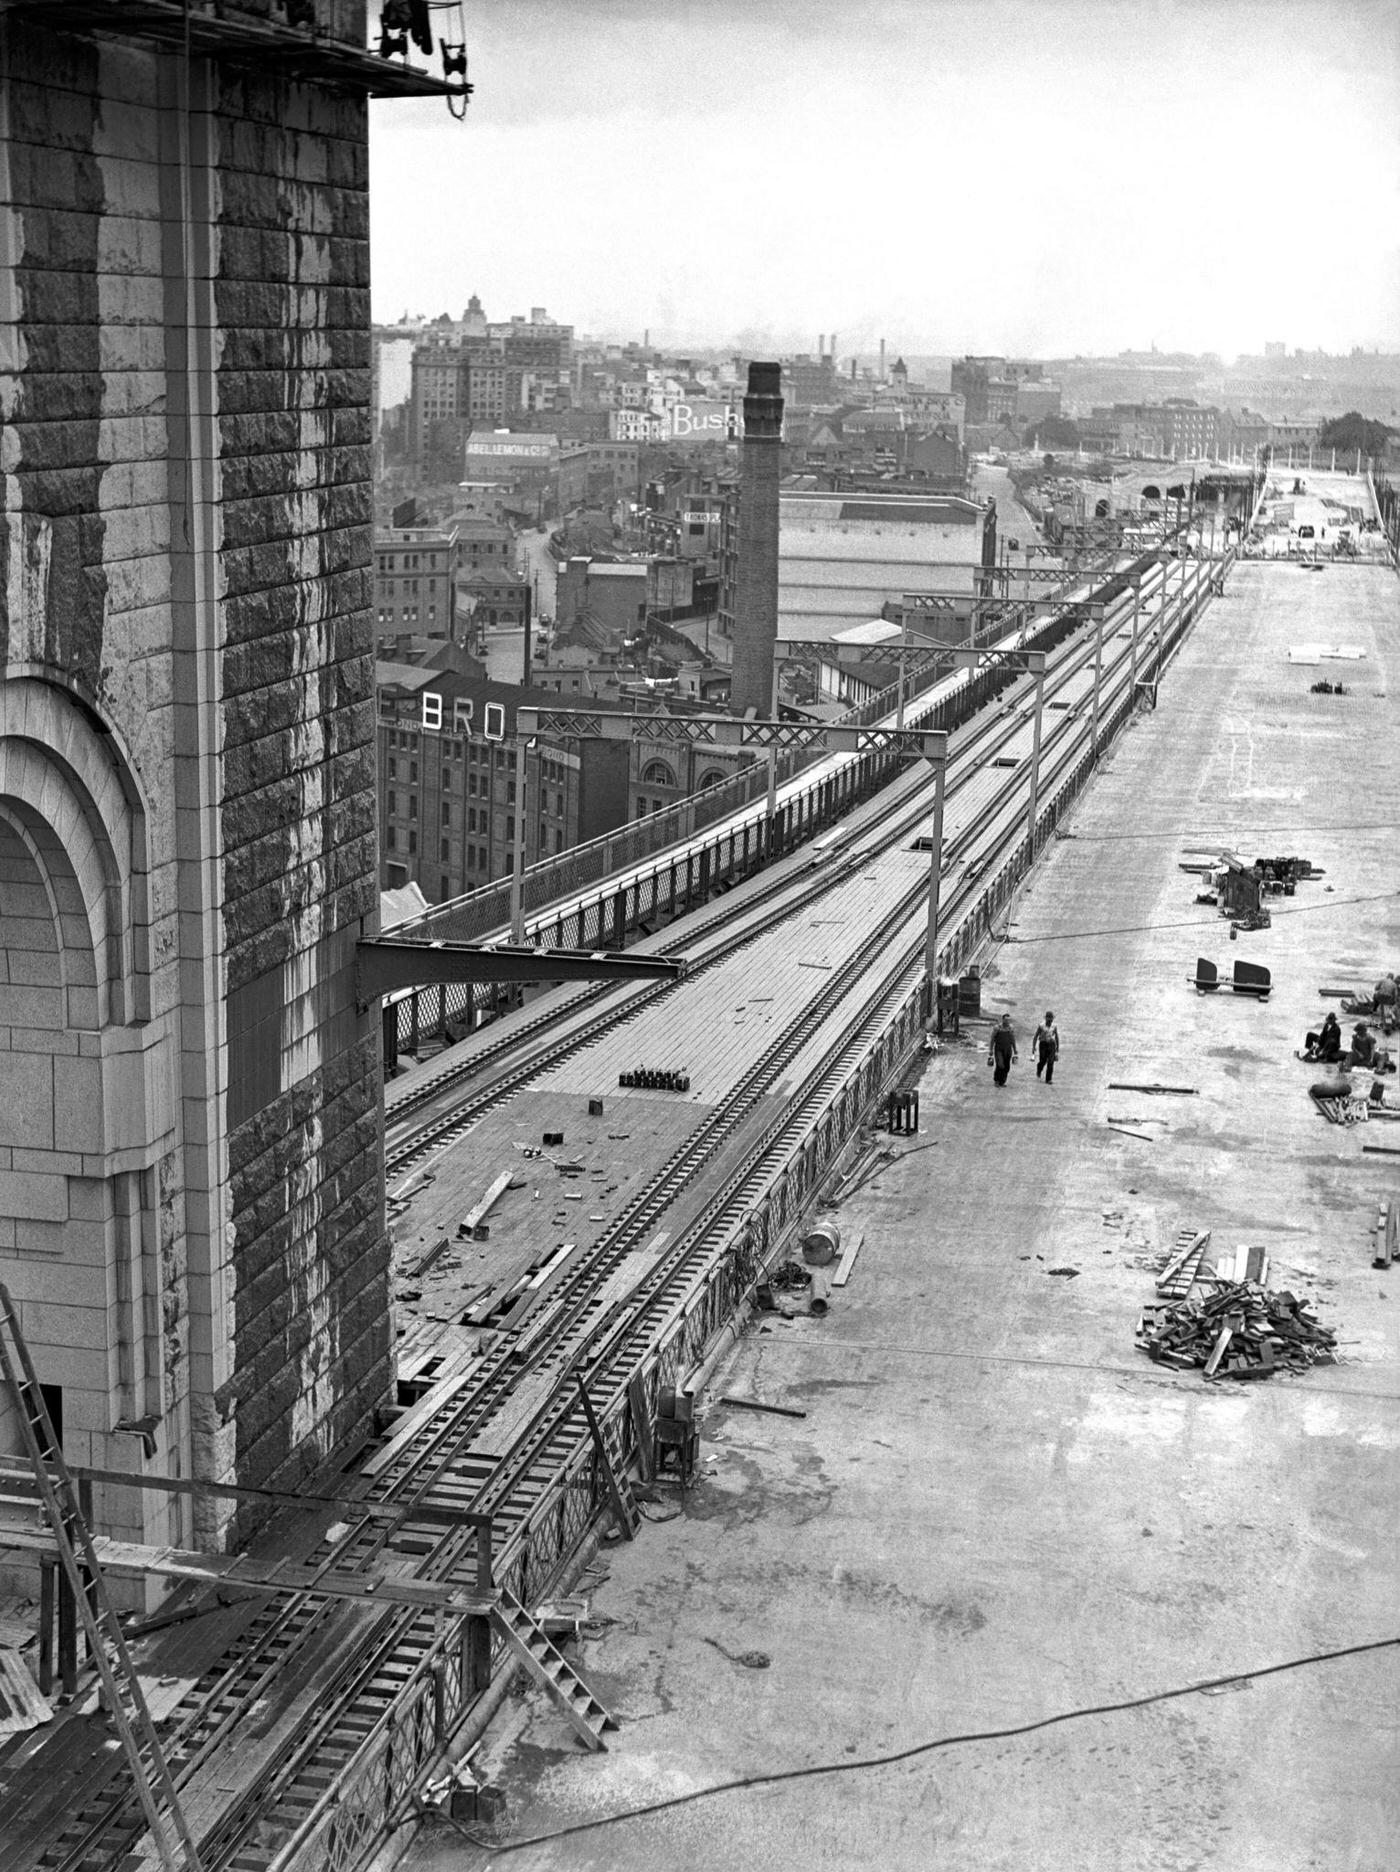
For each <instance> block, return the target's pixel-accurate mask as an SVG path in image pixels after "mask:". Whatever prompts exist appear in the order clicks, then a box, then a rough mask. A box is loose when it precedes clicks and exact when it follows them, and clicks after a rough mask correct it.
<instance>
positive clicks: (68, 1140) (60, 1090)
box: [53, 1056, 106, 1152]
mask: <svg viewBox="0 0 1400 1872" xmlns="http://www.w3.org/2000/svg"><path fill="white" fill-rule="evenodd" d="M53 1124H54V1139H55V1142H56V1144H57V1146H58V1148H59V1149H60V1150H66V1151H87V1152H97V1151H102V1150H105V1148H106V1139H105V1136H104V1131H103V1122H102V1062H101V1060H96V1059H84V1058H82V1057H81V1056H80V1057H78V1058H76V1059H56V1060H54V1062H53Z"/></svg>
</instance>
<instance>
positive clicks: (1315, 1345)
mask: <svg viewBox="0 0 1400 1872" xmlns="http://www.w3.org/2000/svg"><path fill="white" fill-rule="evenodd" d="M1137 1344H1138V1347H1139V1349H1140V1350H1141V1351H1143V1352H1145V1353H1146V1354H1147V1356H1148V1357H1149V1358H1150V1359H1151V1360H1152V1361H1153V1363H1154V1364H1157V1365H1170V1366H1171V1367H1172V1368H1173V1369H1175V1370H1178V1371H1195V1370H1200V1371H1201V1372H1202V1373H1203V1374H1204V1376H1205V1377H1207V1378H1240V1379H1249V1378H1272V1376H1273V1375H1274V1373H1275V1372H1276V1371H1307V1370H1308V1368H1309V1367H1310V1366H1313V1365H1330V1364H1332V1363H1333V1362H1334V1353H1335V1348H1336V1344H1337V1340H1336V1335H1335V1334H1333V1333H1331V1332H1329V1331H1328V1330H1327V1328H1326V1327H1325V1326H1323V1325H1321V1324H1320V1323H1319V1322H1318V1319H1317V1317H1316V1315H1315V1314H1314V1313H1313V1312H1312V1311H1311V1309H1310V1308H1309V1306H1308V1304H1307V1302H1306V1301H1303V1300H1299V1299H1298V1298H1297V1296H1296V1295H1294V1294H1291V1293H1270V1292H1269V1291H1268V1289H1267V1288H1265V1287H1261V1286H1259V1285H1258V1283H1257V1282H1255V1281H1234V1280H1215V1281H1212V1282H1210V1283H1209V1286H1208V1289H1207V1291H1206V1292H1205V1293H1204V1295H1203V1296H1202V1297H1197V1298H1194V1299H1188V1300H1181V1301H1176V1302H1174V1303H1171V1304H1169V1305H1166V1306H1148V1307H1144V1308H1143V1310H1142V1318H1141V1319H1140V1320H1139V1321H1138V1330H1137Z"/></svg>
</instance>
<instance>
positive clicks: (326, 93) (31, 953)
mask: <svg viewBox="0 0 1400 1872" xmlns="http://www.w3.org/2000/svg"><path fill="white" fill-rule="evenodd" d="M136 11H137V12H138V13H139V14H140V15H141V16H142V22H143V23H142V24H141V25H138V26H136V27H134V28H133V29H132V31H131V32H127V31H124V30H122V27H123V23H124V22H123V20H122V9H120V8H115V7H112V6H110V5H105V4H86V5H85V4H78V5H71V4H70V5H64V6H62V7H55V6H53V5H51V4H50V5H42V4H36V5H21V4H10V5H7V6H5V7H3V8H0V346H3V356H0V412H3V457H2V458H0V469H2V471H3V477H4V524H3V527H0V594H3V610H0V958H2V960H0V1059H3V1065H0V1278H3V1280H4V1281H5V1282H6V1283H7V1285H8V1286H9V1287H10V1289H11V1292H12V1293H13V1295H14V1296H15V1298H16V1300H17V1301H18V1302H19V1305H20V1313H21V1317H22V1320H23V1322H24V1326H25V1331H26V1333H27V1335H28V1337H29V1339H30V1343H31V1346H32V1349H33V1352H34V1355H35V1360H36V1363H37V1365H38V1368H39V1375H40V1377H41V1379H42V1380H43V1381H44V1382H45V1384H46V1385H47V1386H48V1387H49V1388H50V1403H51V1406H52V1407H53V1408H54V1410H55V1415H56V1416H60V1417H61V1426H60V1429H61V1436H62V1440H63V1443H64V1446H65V1449H66V1450H67V1451H68V1453H69V1455H70V1457H71V1458H73V1459H74V1460H77V1461H80V1462H88V1463H93V1464H96V1465H99V1466H107V1467H113V1468H121V1469H125V1470H128V1471H130V1470H138V1469H139V1470H142V1472H144V1473H150V1474H153V1475H163V1476H185V1477H189V1476H192V1477H195V1478H198V1479H203V1480H213V1481H224V1482H228V1481H235V1480H236V1481H237V1482H239V1483H241V1484H244V1485H262V1484H274V1485H278V1486H284V1487H285V1486H288V1485H291V1484H294V1483H295V1482H296V1481H297V1480H298V1479H299V1478H301V1477H302V1476H304V1475H305V1474H306V1473H307V1472H309V1471H310V1470H311V1469H313V1468H315V1467H316V1466H317V1465H318V1464H320V1463H321V1462H322V1461H323V1459H324V1458H325V1457H326V1456H327V1455H328V1454H329V1453H330V1452H331V1451H332V1450H334V1449H335V1448H337V1447H338V1446H340V1445H343V1444H344V1443H346V1442H347V1440H349V1439H351V1438H352V1437H354V1436H355V1435H356V1433H357V1431H359V1430H360V1429H361V1428H362V1427H363V1426H364V1425H365V1424H366V1422H367V1421H368V1419H369V1417H370V1415H371V1413H372V1412H373V1410H374V1408H375V1407H376V1406H377V1405H378V1404H379V1403H381V1402H382V1400H383V1399H384V1397H385V1395H386V1391H387V1388H388V1386H389V1382H390V1350H391V1348H390V1326H389V1313H388V1293H387V1272H388V1246H387V1240H386V1235H385V1226H384V1214H383V1192H382V1118H381V1112H380V1104H379V1099H378V1088H379V1083H380V1070H379V1059H378V1045H379V1042H378V1030H377V1020H376V1017H375V1015H374V1014H373V1013H361V1012H359V1011H357V1008H356V1005H355V998H354V988H353V970H354V945H355V941H356V939H357V937H359V936H360V935H362V934H371V933H373V930H374V927H375V923H376V918H377V895H376V893H377V885H376V870H377V864H376V859H377V853H376V836H375V750H374V734H375V705H374V681H373V670H374V664H373V641H372V623H371V610H370V595H371V591H370V588H371V572H370V550H371V520H372V509H371V494H370V482H369V474H370V453H369V451H370V418H369V389H370V332H369V295H368V274H369V261H368V198H367V148H366V120H367V107H366V101H365V94H366V91H367V90H369V89H375V90H377V91H380V92H384V91H389V92H392V91H394V90H399V91H407V92H412V91H418V92H422V91H427V90H440V89H441V87H440V86H438V85H436V84H430V83H429V82H428V81H426V80H423V81H422V82H418V83H410V82H409V81H410V79H412V78H414V77H416V75H415V74H412V73H410V72H409V71H407V70H406V68H404V67H402V66H397V65H395V66H392V67H391V66H387V65H384V64H383V63H381V62H379V61H374V62H371V61H370V60H369V59H368V58H367V57H366V55H365V53H364V50H363V28H364V8H363V6H362V5H360V4H358V0H316V4H315V8H314V13H315V28H316V31H317V34H318V35H319V36H318V38H317V39H316V42H315V44H314V46H313V45H312V43H311V40H310V37H309V35H308V33H307V31H306V30H305V28H306V26H307V25H308V23H309V15H310V13H311V8H310V7H309V6H305V5H302V6H297V7H292V8H289V7H288V6H287V5H285V4H284V3H283V0H245V4H243V5H241V6H239V7H225V8H221V9H219V12H218V15H217V16H216V15H215V13H214V10H213V9H206V8H203V7H199V6H195V7H192V8H190V9H185V8H183V7H182V6H180V5H175V4H170V3H168V0H167V3H166V4H159V3H158V4H156V5H151V6H143V7H142V8H140V9H137V10H136ZM230 16H234V17H232V18H230ZM192 21H193V29H192V24H191V22H192ZM152 22H153V24H151V23H152ZM109 24H110V25H112V26H113V27H114V28H115V30H113V31H110V32H109V31H106V30H104V28H105V27H107V26H108V25H109ZM148 27H149V30H148ZM299 28H300V29H301V30H298V29H299ZM162 30H164V31H165V36H164V37H162V36H161V35H162ZM138 35H144V36H138ZM269 46H271V52H270V53H269V51H268V47H269ZM376 74H377V76H376ZM4 1408H5V1409H9V1405H8V1401H7V1402H6V1404H5V1407H4ZM15 1429H16V1426H14V1425H13V1424H7V1423H5V1422H4V1421H3V1420H0V1450H5V1449H8V1450H15V1449H17V1448H18V1447H19V1445H18V1441H17V1438H16V1436H15V1435H14V1431H15ZM96 1514H97V1520H98V1523H99V1525H101V1526H102V1527H103V1528H104V1530H105V1531H108V1532H112V1533H118V1534H121V1535H123V1536H124V1537H126V1538H131V1539H137V1540H142V1541H146V1542H171V1541H173V1542H177V1543H180V1544H194V1543H198V1544H210V1543H213V1542H216V1541H219V1540H221V1539H222V1538H224V1537H225V1536H227V1534H228V1532H229V1528H228V1526H227V1517H228V1510H227V1507H226V1505H223V1504H217V1503H216V1504H213V1505H209V1504H207V1502H206V1500H205V1498H198V1505H197V1506H194V1505H192V1504H191V1502H190V1501H189V1499H188V1498H185V1497H179V1496H176V1497H168V1496H161V1495H159V1494H155V1493H151V1492H145V1493H138V1492H137V1491H135V1490H132V1489H118V1488H113V1487H108V1488H106V1489H99V1490H98V1496H97V1502H96Z"/></svg>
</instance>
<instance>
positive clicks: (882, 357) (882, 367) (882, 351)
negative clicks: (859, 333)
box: [880, 338, 885, 383]
mask: <svg viewBox="0 0 1400 1872" xmlns="http://www.w3.org/2000/svg"><path fill="white" fill-rule="evenodd" d="M884 381H885V341H884V339H883V338H882V339H881V340H880V382H881V383H883V382H884Z"/></svg>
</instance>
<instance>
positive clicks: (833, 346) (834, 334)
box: [831, 332, 836, 364]
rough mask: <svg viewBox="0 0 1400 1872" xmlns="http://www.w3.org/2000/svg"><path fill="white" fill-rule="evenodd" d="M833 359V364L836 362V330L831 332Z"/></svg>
mask: <svg viewBox="0 0 1400 1872" xmlns="http://www.w3.org/2000/svg"><path fill="white" fill-rule="evenodd" d="M831 361H832V363H833V364H834V363H835V362H836V333H835V332H833V333H832V334H831Z"/></svg>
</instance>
